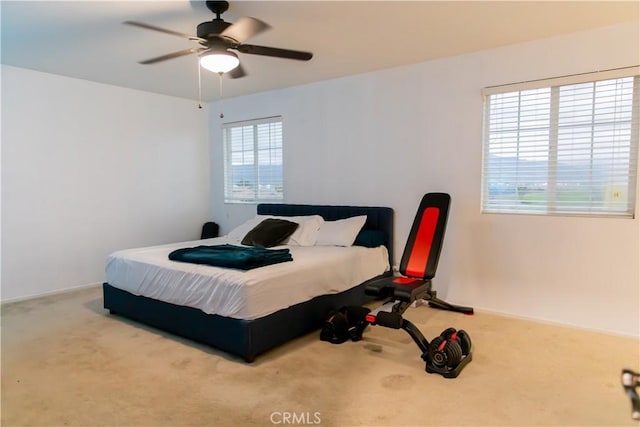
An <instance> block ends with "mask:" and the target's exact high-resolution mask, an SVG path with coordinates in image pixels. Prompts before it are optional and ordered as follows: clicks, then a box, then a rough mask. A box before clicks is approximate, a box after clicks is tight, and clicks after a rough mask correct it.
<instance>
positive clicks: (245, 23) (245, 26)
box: [220, 16, 271, 43]
mask: <svg viewBox="0 0 640 427" xmlns="http://www.w3.org/2000/svg"><path fill="white" fill-rule="evenodd" d="M269 28H271V26H270V25H269V24H267V23H266V22H262V21H261V20H259V19H256V18H251V17H247V16H245V17H242V18H240V19H238V20H237V21H236V22H235V24H232V25H229V26H228V27H227V28H226V29H225V30H224V31H223V32H221V33H220V35H221V36H222V37H228V38H231V39H233V40H235V41H237V42H238V43H242V42H244V41H245V40H248V39H249V38H250V37H253V36H255V35H256V34H259V33H261V32H263V31H265V30H268V29H269Z"/></svg>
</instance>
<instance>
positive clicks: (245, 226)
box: [227, 217, 262, 240]
mask: <svg viewBox="0 0 640 427" xmlns="http://www.w3.org/2000/svg"><path fill="white" fill-rule="evenodd" d="M260 222H262V219H260V218H258V217H255V218H251V219H250V220H248V221H245V222H244V223H242V224H240V225H239V226H237V227H236V228H234V229H233V230H231V231H230V232H229V234H227V237H228V238H229V239H231V240H242V239H243V238H244V236H246V235H247V233H248V232H249V231H251V230H253V228H254V227H255V226H256V225H258V224H260Z"/></svg>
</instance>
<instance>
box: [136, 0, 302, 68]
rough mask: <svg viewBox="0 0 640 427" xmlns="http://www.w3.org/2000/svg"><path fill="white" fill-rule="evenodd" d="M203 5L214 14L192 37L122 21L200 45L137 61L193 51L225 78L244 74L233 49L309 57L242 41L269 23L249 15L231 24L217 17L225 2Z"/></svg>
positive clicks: (270, 54) (163, 58)
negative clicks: (226, 74) (225, 76)
mask: <svg viewBox="0 0 640 427" xmlns="http://www.w3.org/2000/svg"><path fill="white" fill-rule="evenodd" d="M206 5H207V8H208V9H209V10H211V11H212V12H213V13H215V15H216V18H215V19H213V20H211V21H206V22H202V23H201V24H199V25H198V27H197V30H196V34H197V35H196V36H193V35H190V34H184V33H180V32H177V31H172V30H167V29H165V28H160V27H156V26H154V25H149V24H145V23H142V22H136V21H125V22H124V24H127V25H133V26H134V27H140V28H145V29H147V30H153V31H159V32H161V33H166V34H171V35H174V36H178V37H182V38H186V39H189V40H193V41H195V42H197V43H198V44H200V46H199V47H192V48H189V49H184V50H180V51H178V52H173V53H169V54H166V55H162V56H158V57H155V58H151V59H147V60H144V61H140V64H155V63H157V62H161V61H166V60H167V59H173V58H178V57H181V56H185V55H191V54H193V53H197V54H198V55H199V56H200V65H202V67H204V68H206V69H208V70H210V71H213V72H215V73H218V74H222V73H228V75H229V77H231V78H234V79H235V78H239V77H243V76H245V75H246V72H245V71H244V69H243V68H242V66H241V65H240V60H239V59H238V55H236V54H235V52H233V51H234V50H235V51H238V52H240V53H247V54H251V55H262V56H271V57H276V58H285V59H296V60H299V61H308V60H310V59H311V58H312V57H313V54H312V53H310V52H302V51H298V50H290V49H281V48H276V47H268V46H257V45H252V44H245V43H244V42H245V40H248V39H249V38H251V37H253V36H255V35H256V34H259V33H261V32H263V31H265V30H268V29H269V28H271V27H270V26H269V24H267V23H265V22H262V21H261V20H259V19H256V18H251V17H242V18H240V19H238V20H237V22H236V23H234V24H231V23H229V22H226V21H224V20H223V19H222V18H221V17H220V15H222V14H223V13H224V12H225V11H226V10H227V9H228V8H229V2H226V1H207V2H206Z"/></svg>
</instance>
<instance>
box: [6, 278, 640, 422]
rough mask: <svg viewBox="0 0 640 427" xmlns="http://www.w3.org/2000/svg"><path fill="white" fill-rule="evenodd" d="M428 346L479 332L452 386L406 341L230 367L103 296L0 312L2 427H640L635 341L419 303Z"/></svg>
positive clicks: (295, 345) (314, 344)
mask: <svg viewBox="0 0 640 427" xmlns="http://www.w3.org/2000/svg"><path fill="white" fill-rule="evenodd" d="M406 317H407V318H408V319H410V320H412V321H413V322H414V323H415V324H416V325H417V326H418V327H419V328H420V329H421V330H422V332H423V333H424V334H425V336H426V337H427V338H428V339H432V338H433V337H434V336H435V335H437V334H439V333H440V331H442V330H443V329H444V328H446V327H448V326H454V327H457V328H458V329H465V330H466V331H468V332H469V333H470V334H471V337H472V339H473V343H474V360H473V361H472V362H471V363H470V364H469V365H468V366H467V368H466V369H465V370H464V371H463V372H462V374H461V375H460V377H458V378H457V379H444V378H442V377H440V376H437V375H430V374H427V373H426V372H425V371H424V364H423V363H422V361H421V359H420V354H419V350H418V348H417V346H416V345H415V344H414V343H413V341H412V340H411V338H410V337H409V336H408V335H407V334H406V333H405V332H403V331H399V330H391V329H386V328H381V327H374V328H369V329H368V330H367V332H366V333H365V340H364V341H361V342H358V343H353V342H347V343H344V344H341V345H332V344H329V343H326V342H321V341H320V340H319V339H318V334H316V333H313V334H310V335H307V336H305V337H302V338H300V339H297V340H295V341H293V342H291V343H289V344H287V345H285V346H282V347H280V348H278V349H276V350H274V351H271V352H269V353H267V354H265V355H263V356H262V357H259V358H258V360H257V361H256V362H255V363H254V364H250V365H249V364H245V363H244V362H243V361H241V360H239V359H235V358H232V357H229V356H226V355H225V354H223V353H220V352H218V351H215V350H213V349H211V348H208V347H206V346H202V345H199V344H195V343H192V342H190V341H187V340H183V339H181V338H177V337H175V336H170V335H167V334H165V333H163V332H161V331H158V330H155V329H152V328H148V327H145V326H142V325H139V324H136V323H134V322H131V321H128V320H124V319H123V318H120V317H115V316H110V315H108V314H107V313H106V311H105V310H104V309H103V308H102V294H101V289H100V288H95V289H94V288H91V289H86V290H82V291H77V292H73V293H68V294H62V295H56V296H50V297H44V298H39V299H34V300H30V301H23V302H19V303H12V304H7V305H4V306H3V307H2V417H1V421H2V426H22V425H33V426H94V425H103V426H169V425H174V426H190V425H206V426H252V425H260V426H270V425H292V424H296V425H304V424H307V425H324V426H375V425H384V426H391V425H393V426H427V425H432V426H448V425H454V426H499V425H501V426H547V425H549V426H551V425H555V426H591V425H593V426H596V425H598V426H634V425H635V426H638V423H637V422H634V421H633V420H631V416H630V412H631V411H630V409H631V408H630V401H629V399H628V398H627V397H626V395H625V394H624V392H623V390H622V387H621V385H620V372H621V370H622V368H631V369H636V370H638V369H639V368H640V346H639V342H638V340H634V339H631V338H624V337H615V336H608V335H603V334H598V333H592V332H585V331H581V330H576V329H570V328H563V327H558V326H550V325H546V324H539V323H534V322H528V321H523V320H518V319H512V318H505V317H500V316H496V315H491V314H486V313H478V314H476V315H475V316H465V315H461V314H456V313H449V312H443V311H438V310H434V309H430V308H428V307H425V306H422V307H418V308H413V309H409V310H408V311H407V313H406Z"/></svg>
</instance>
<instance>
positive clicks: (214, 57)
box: [200, 50, 240, 73]
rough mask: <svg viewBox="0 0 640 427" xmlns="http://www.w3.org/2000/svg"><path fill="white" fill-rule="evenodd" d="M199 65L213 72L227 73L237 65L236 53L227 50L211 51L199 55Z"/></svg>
mask: <svg viewBox="0 0 640 427" xmlns="http://www.w3.org/2000/svg"><path fill="white" fill-rule="evenodd" d="M200 65H202V67H204V68H205V69H207V70H209V71H211V72H214V73H227V72H229V71H231V70H233V69H234V68H236V67H237V66H238V65H240V60H239V59H238V55H236V54H235V53H233V52H230V51H228V50H219V51H211V52H207V53H204V54H203V55H201V56H200Z"/></svg>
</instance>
